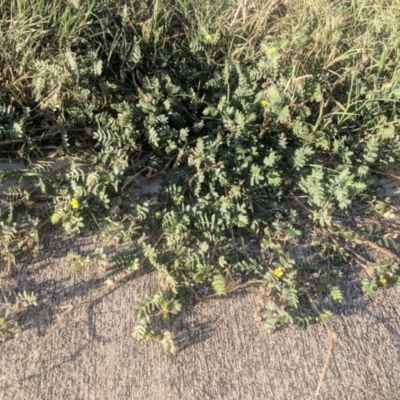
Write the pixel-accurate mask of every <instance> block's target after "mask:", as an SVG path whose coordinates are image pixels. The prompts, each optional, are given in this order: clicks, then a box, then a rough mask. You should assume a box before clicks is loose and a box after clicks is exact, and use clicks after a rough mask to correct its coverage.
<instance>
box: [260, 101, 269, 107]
mask: <svg viewBox="0 0 400 400" xmlns="http://www.w3.org/2000/svg"><path fill="white" fill-rule="evenodd" d="M268 104H269V103H268V100H265V99H264V100H261V105H262V106H263V107H267V106H268Z"/></svg>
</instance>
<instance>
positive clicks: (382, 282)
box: [379, 278, 387, 286]
mask: <svg viewBox="0 0 400 400" xmlns="http://www.w3.org/2000/svg"><path fill="white" fill-rule="evenodd" d="M379 284H380V285H381V286H386V285H387V280H386V278H381V279H379Z"/></svg>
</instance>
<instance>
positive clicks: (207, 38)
mask: <svg viewBox="0 0 400 400" xmlns="http://www.w3.org/2000/svg"><path fill="white" fill-rule="evenodd" d="M204 39H205V40H206V42H211V40H212V36H211V35H206V36H205V38H204Z"/></svg>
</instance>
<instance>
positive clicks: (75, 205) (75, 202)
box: [69, 199, 79, 208]
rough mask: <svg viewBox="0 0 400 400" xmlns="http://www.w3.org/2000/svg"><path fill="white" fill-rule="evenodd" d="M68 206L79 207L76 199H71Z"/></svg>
mask: <svg viewBox="0 0 400 400" xmlns="http://www.w3.org/2000/svg"><path fill="white" fill-rule="evenodd" d="M69 204H71V207H72V208H78V207H79V201H78V200H77V199H72V200H71V202H70V203H69Z"/></svg>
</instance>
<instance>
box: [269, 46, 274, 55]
mask: <svg viewBox="0 0 400 400" xmlns="http://www.w3.org/2000/svg"><path fill="white" fill-rule="evenodd" d="M268 52H269V54H274V53H276V48H275V47H270V48H269V49H268Z"/></svg>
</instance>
